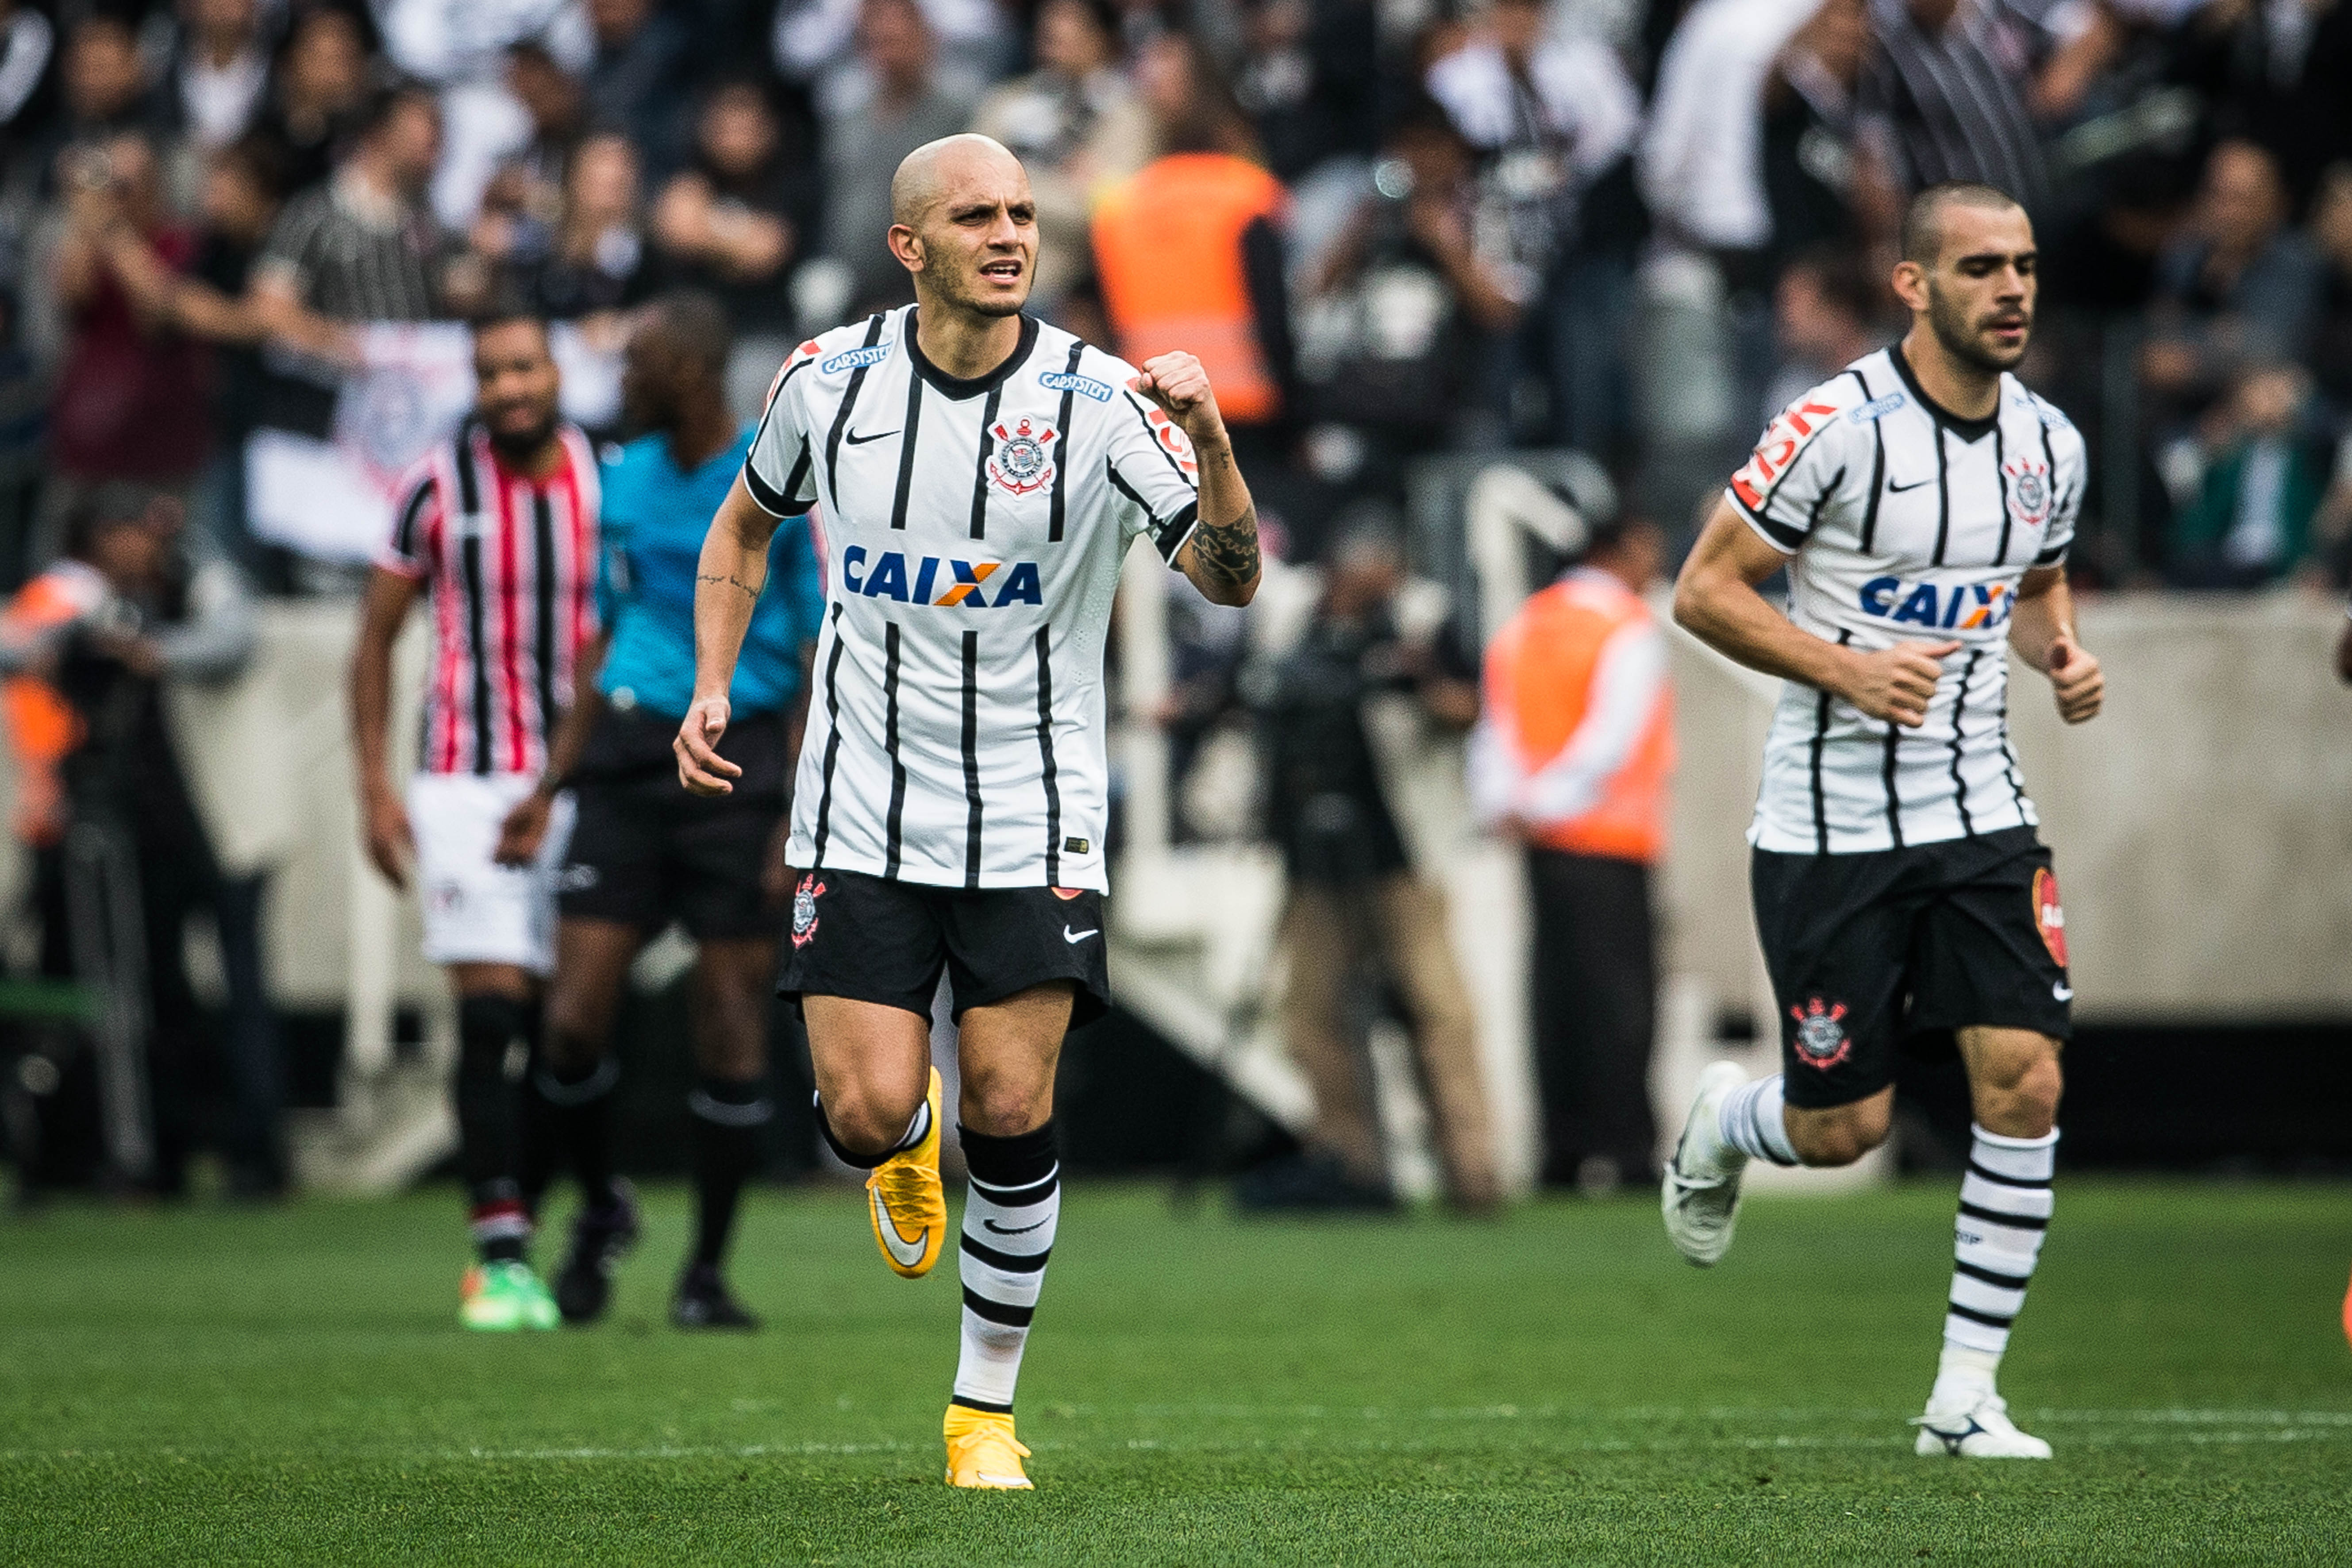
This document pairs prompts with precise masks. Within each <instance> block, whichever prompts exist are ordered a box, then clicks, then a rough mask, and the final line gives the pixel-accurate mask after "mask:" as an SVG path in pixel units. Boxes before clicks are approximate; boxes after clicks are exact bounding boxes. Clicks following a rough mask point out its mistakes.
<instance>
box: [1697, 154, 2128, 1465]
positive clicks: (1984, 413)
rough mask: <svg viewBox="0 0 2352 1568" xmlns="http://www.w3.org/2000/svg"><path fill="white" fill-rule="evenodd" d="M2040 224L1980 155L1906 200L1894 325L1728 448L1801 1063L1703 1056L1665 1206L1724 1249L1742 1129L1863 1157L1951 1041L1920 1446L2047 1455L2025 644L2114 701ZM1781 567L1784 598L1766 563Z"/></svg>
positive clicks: (2041, 1132)
mask: <svg viewBox="0 0 2352 1568" xmlns="http://www.w3.org/2000/svg"><path fill="white" fill-rule="evenodd" d="M2035 263H2036V254H2035V250H2034V243H2033V227H2032V224H2031V223H2030V222H2029V221H2028V220H2027V218H2026V216H2025V213H2024V211H2023V210H2022V209H2021V208H2020V207H2019V206H2018V205H2017V204H2016V203H2015V202H2013V201H2011V199H2010V198H2009V197H2008V196H2006V195H2002V194H2001V193H2000V192H1999V191H1997V190H1994V189H1992V188H1990V187H1989V186H1985V185H1976V184H1952V185H1938V186H1934V187H1931V188H1929V189H1928V190H1927V191H1925V192H1923V193H1921V195H1919V196H1918V197H1917V198H1916V200H1915V201H1914V202H1913V203H1912V205H1911V209H1910V212H1909V214H1908V215H1907V216H1906V220H1905V223H1904V243H1903V259H1902V260H1901V261H1900V262H1899V263H1897V264H1896V266H1895V275H1894V285H1895V292H1896V293H1897V294H1898V295H1899V296H1901V298H1902V300H1903V301H1904V303H1905V304H1906V305H1907V306H1909V307H1910V310H1911V318H1912V319H1911V328H1910V331H1909V332H1908V333H1906V336H1905V337H1904V339H1903V341H1902V342H1898V343H1896V344H1895V345H1894V346H1892V347H1890V348H1887V349H1884V350H1881V351H1880V352H1878V353H1872V354H1865V355H1864V356H1863V357H1862V358H1860V359H1858V360H1856V361H1854V363H1853V364H1851V365H1849V366H1848V367H1847V368H1846V369H1845V370H1844V371H1843V373H1841V374H1838V375H1836V376H1834V377H1832V379H1831V380H1829V381H1827V382H1824V383H1823V384H1821V385H1820V386H1817V387H1815V388H1814V389H1813V390H1812V391H1811V392H1809V393H1807V394H1805V395H1803V396H1802V397H1801V398H1799V399H1798V400H1797V401H1796V402H1795V403H1793V404H1791V405H1790V406H1789V407H1788V408H1787V409H1786V410H1785V411H1783V412H1782V414H1781V415H1780V417H1779V418H1778V419H1776V420H1774V421H1773V423H1772V425H1771V426H1770V427H1769V429H1768V430H1767V431H1766V432H1765V434H1764V439H1763V443H1762V444H1761V445H1760V446H1759V447H1757V448H1756V452H1755V455H1754V456H1753V457H1752V458H1749V459H1748V464H1747V466H1746V467H1744V468H1741V469H1740V470H1739V472H1738V474H1737V475H1735V476H1734V477H1733V479H1732V481H1731V486H1730V489H1728V491H1727V492H1726V494H1725V496H1724V498H1723V500H1722V501H1721V502H1720V503H1719V504H1718V505H1717V508H1716V510H1715V515H1714V517H1713V518H1712V519H1710V520H1709V521H1708V523H1707V526H1706V532H1705V533H1704V534H1703V535H1702V536H1701V537H1700V539H1699V542H1698V545H1697V547H1696V549H1695V550H1694V551H1693V552H1692V554H1691V557H1690V560H1689V561H1688V563H1686V564H1685V566H1684V568H1683V574H1682V580H1681V582H1680V584H1679V585H1678V586H1677V588H1676V591H1675V618H1676V619H1677V620H1679V621H1680V622H1681V623H1682V624H1683V625H1684V626H1686V627H1688V628H1689V629H1690V630H1691V631H1693V632H1694V633H1696V634H1697V635H1698V636H1699V637H1703V638H1704V639H1706V641H1707V642H1708V643H1710V644H1712V645H1713V646H1714V647H1717V648H1718V649H1720V650H1722V651H1723V652H1724V653H1726V654H1727V655H1729V656H1730V657H1731V658H1736V659H1738V661H1739V662H1740V663H1742V664H1745V665H1748V667H1750V668H1755V669H1759V670H1762V671H1764V672H1765V673H1766V674H1769V675H1777V676H1780V677H1781V678H1782V679H1784V680H1785V681H1786V682H1787V684H1786V685H1785V686H1783V687H1782V689H1781V695H1780V708H1779V710H1778V712H1777V713H1776V714H1775V716H1774V719H1773V722H1772V729H1771V732H1770V736H1769V739H1768V740H1767V741H1766V742H1765V754H1764V786H1763V791H1762V794H1761V796H1760V798H1759V801H1758V803H1757V808H1756V821H1755V825H1754V826H1753V827H1752V828H1750V830H1749V833H1748V839H1749V842H1750V843H1751V844H1753V845H1754V847H1755V854H1754V859H1753V864H1752V879H1753V884H1754V892H1755V900H1756V923H1757V928H1758V931H1759V933H1760V935H1761V938H1762V941H1763V945H1764V955H1765V960H1766V964H1767V967H1768V968H1769V970H1770V971H1771V976H1772V986H1773V993H1774V996H1775V999H1776V1001H1777V1003H1778V1005H1779V1006H1780V1038H1781V1062H1782V1070H1781V1071H1780V1072H1779V1073H1777V1074H1775V1075H1773V1076H1771V1077H1769V1078H1764V1079H1757V1080H1755V1081H1754V1082H1748V1081H1745V1075H1744V1074H1743V1073H1741V1072H1740V1070H1739V1069H1738V1068H1737V1067H1735V1066H1733V1065H1731V1064H1729V1063H1719V1064H1717V1065H1716V1066H1714V1067H1711V1068H1707V1070H1706V1072H1705V1073H1704V1074H1702V1075H1701V1077H1700V1079H1699V1089H1698V1094H1697V1097H1696V1100H1694V1101H1693V1102H1692V1105H1691V1110H1690V1114H1689V1117H1688V1120H1687V1121H1685V1125H1684V1128H1683V1134H1682V1139H1681V1142H1680V1143H1679V1144H1678V1145H1677V1147H1676V1149H1675V1157H1674V1160H1673V1161H1672V1163H1670V1164H1669V1166H1668V1168H1667V1171H1666V1174H1665V1180H1664V1212H1665V1222H1666V1232H1667V1235H1668V1236H1669V1237H1672V1238H1673V1240H1674V1243H1675V1247H1677V1248H1678V1249H1680V1250H1681V1252H1682V1253H1683V1255H1684V1256H1685V1258H1689V1259H1690V1260H1691V1261H1692V1262H1694V1263H1697V1264H1712V1263H1714V1262H1716V1261H1717V1259H1719V1258H1722V1256H1723V1255H1724V1252H1725V1250H1726V1249H1727V1247H1729V1246H1730V1244H1731V1235H1732V1225H1733V1221H1734V1219H1735V1218H1736V1216H1737V1215H1738V1205H1739V1177H1740V1172H1741V1170H1742V1168H1743V1167H1744V1166H1745V1165H1746V1164H1747V1163H1748V1161H1749V1160H1750V1159H1766V1160H1770V1161H1772V1162H1773V1163H1777V1164H1782V1165H1796V1164H1807V1165H1843V1164H1846V1163H1851V1162H1853V1161H1854V1160H1857V1159H1860V1158H1861V1157H1862V1156H1863V1155H1864V1153H1866V1152H1869V1151H1870V1150H1871V1149H1874V1148H1875V1147H1876V1146H1877V1145H1878V1144H1879V1143H1881V1142H1884V1141H1885V1137H1886V1131H1887V1121H1888V1116H1889V1112H1890V1110H1891V1107H1892V1104H1893V1101H1894V1097H1895V1057H1896V1052H1897V1050H1898V1047H1902V1046H1903V1045H1904V1044H1905V1043H1906V1041H1912V1040H1918V1039H1926V1040H1930V1041H1944V1042H1951V1041H1955V1040H1956V1041H1957V1044H1958V1050H1959V1055H1960V1058H1961V1060H1962V1061H1963V1062H1964V1063H1965V1064H1966V1066H1967V1068H1968V1075H1969V1091H1970V1096H1971V1100H1972V1102H1973V1106H1974V1109H1975V1112H1976V1125H1975V1129H1974V1132H1975V1139H1974V1143H1973V1145H1972V1147H1971V1149H1970V1152H1969V1169H1968V1174H1967V1176H1966V1177H1965V1178H1964V1180H1963V1181H1962V1183H1961V1187H1960V1214H1959V1222H1958V1241H1957V1259H1956V1262H1955V1266H1954V1267H1955V1272H1954V1274H1953V1277H1952V1289H1951V1296H1950V1300H1949V1306H1948V1311H1947V1314H1946V1316H1945V1319H1944V1348H1943V1356H1942V1361H1941V1363H1940V1364H1939V1366H1938V1369H1937V1377H1936V1383H1935V1386H1934V1389H1933V1390H1932V1392H1931V1393H1930V1394H1928V1397H1927V1413H1926V1414H1925V1415H1923V1416H1921V1417H1920V1419H1919V1422H1918V1426H1919V1428H1920V1430H1919V1436H1918V1440H1917V1447H1918V1451H1919V1452H1920V1453H1921V1454H1931V1455H1932V1454H1950V1455H1954V1456H1957V1457H1961V1458H2049V1455H2050V1446H2049V1445H2048V1444H2047V1443H2045V1442H2043V1441H2042V1439H2041V1438H2039V1437H2034V1436H2028V1435H2027V1434H2025V1433H2022V1432H2021V1431H2019V1430H2018V1429H2017V1427H2016V1426H2015V1425H2013V1424H2012V1423H2011V1420H2010V1419H2009V1415H2008V1408H2007V1406H2006V1405H2005V1404H2004V1403H2003V1402H2002V1400H2001V1397H2000V1394H1999V1393H1998V1392H1997V1390H1996V1387H1995V1383H1994V1374H1995V1373H1996V1372H1997V1370H1998V1369H1999V1367H2000V1358H2001V1352H2003V1351H2004V1350H2005V1349H2006V1348H2007V1346H2008V1343H2009V1332H2010V1325H2011V1322H2012V1321H2014V1320H2015V1319H2016V1317H2017V1314H2018V1312H2019V1310H2020V1309H2021V1308H2022V1307H2023V1306H2024V1304H2025V1291H2026V1286H2027V1284H2028V1283H2029V1282H2030V1281H2031V1279H2032V1275H2033V1266H2034V1261H2035V1259H2036V1258H2037V1257H2038V1256H2039V1254H2040V1252H2041V1247H2042V1235H2043V1232H2044V1231H2045V1229H2046V1228H2047V1227H2048V1226H2049V1223H2050V1215H2051V1176H2052V1172H2053V1161H2054V1158H2055V1155H2056V1151H2057V1143H2058V1131H2057V1125H2056V1118H2057V1113H2058V1095H2059V1089H2060V1074H2059V1068H2058V1053H2059V1043H2060V1042H2061V1041H2062V1040H2063V1039H2065V1038H2066V1037H2067V1034H2068V1032H2069V1027H2070V1026H2069V1021H2068V1019H2069V1013H2068V1006H2067V1004H2068V1003H2069V1001H2070V1000H2071V999H2072V998H2073V996H2074V991H2073V988H2072V987H2071V986H2070V985H2069V984H2068V982H2067V974H2066V956H2067V955H2066V931H2065V917H2064V915H2063V913H2062V912H2061V910H2060V906H2059V901H2058V882H2057V878H2056V876H2055V875H2054V874H2053V870H2052V868H2051V858H2050V851H2049V850H2047V849H2045V848H2044V847H2042V844H2041V841H2040V839H2039V838H2038V837H2037V836H2036V835H2035V832H2034V826H2035V824H2036V821H2037V818H2036V816H2035V815H2034V810H2033V804H2032V802H2031V801H2030V800H2028V799H2027V798H2026V795H2025V785H2024V783H2023V781H2022V780H2021V778H2020V776H2019V770H2018V766H2017V758H2016V756H2015V754H2014V753H2013V752H2011V749H2010V744H2009V702H2010V690H2009V664H2010V659H2009V656H2010V652H2011V650H2012V649H2014V650H2015V652H2016V653H2017V655H2018V657H2019V658H2022V659H2023V660H2024V661H2025V663H2027V664H2028V665H2030V666H2032V668H2034V669H2037V670H2039V671H2041V672H2042V673H2043V674H2045V675H2047V676H2048V677H2049V678H2050V683H2051V688H2052V690H2053V694H2054V695H2055V697H2056V699H2057V703H2058V711H2059V714H2060V716H2061V717H2063V719H2064V720H2065V721H2067V722H2068V723H2074V724H2079V723H2081V722H2083V721H2085V720H2087V719H2089V718H2091V717H2092V716H2093V715H2095V714H2096V713H2097V712H2098V710H2099V703H2100V700H2101V695H2102V690H2103V685H2102V680H2101V677H2100V673H2099V663H2098V660H2097V659H2095V658H2093V657H2092V656H2091V655H2090V654H2088V653H2086V652H2084V649H2083V647H2082V646H2081V644H2080V643H2079V642H2078V641H2077V640H2076V638H2075V635H2074V602H2073V600H2072V599H2071V597H2070V596H2069V595H2068V594H2067V590H2066V575H2065V565H2064V563H2065V559H2066V547H2067V545H2068V543H2069V542H2071V540H2072V539H2073V537H2074V518H2075V514H2076V512H2077V510H2079V509H2080V507H2081V506H2082V501H2083V488H2084V471H2085V464H2084V445H2083V439H2082V437H2080V436H2078V435H2077V434H2076V433H2075V431H2074V426H2072V425H2070V424H2068V423H2067V421H2066V417H2065V416H2064V415H2063V414H2061V413H2059V412H2058V410H2057V409H2055V408H2053V407H2052V406H2051V405H2049V404H2047V403H2045V402H2043V401H2042V399H2041V398H2039V397H2037V396H2035V395H2033V394H2032V393H2031V392H2029V391H2027V390H2026V389H2025V388H2024V387H2023V386H2021V385H2020V384H2018V382H2017V379H2016V378H2015V377H2014V376H2013V375H2011V374H2010V372H2011V369H2012V367H2014V366H2015V365H2016V364H2017V363H2018V362H2019V361H2020V360H2021V359H2022V358H2023V357H2024V354H2025V345H2026V341H2027V338H2028V335H2029V334H2030V333H2031V332H2032V327H2033V302H2034V289H2035V276H2036V266H2035ZM1783 570H1785V571H1786V572H1787V573H1788V574H1789V584H1790V588H1789V604H1788V609H1787V613H1786V614H1785V615H1784V614H1783V613H1782V612H1781V611H1780V609H1778V608H1776V607H1774V606H1773V605H1769V604H1767V603H1766V602H1765V601H1764V599H1763V597H1762V596H1761V595H1759V594H1758V592H1757V588H1756V585H1757V584H1760V583H1762V582H1763V581H1764V580H1765V579H1767V578H1769V577H1770V576H1771V575H1772V574H1774V573H1776V572H1780V571H1783Z"/></svg>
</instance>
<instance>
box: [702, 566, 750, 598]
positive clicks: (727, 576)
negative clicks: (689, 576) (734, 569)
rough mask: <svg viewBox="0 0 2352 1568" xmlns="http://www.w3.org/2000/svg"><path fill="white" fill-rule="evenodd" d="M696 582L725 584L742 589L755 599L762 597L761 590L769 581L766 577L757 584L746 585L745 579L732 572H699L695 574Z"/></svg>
mask: <svg viewBox="0 0 2352 1568" xmlns="http://www.w3.org/2000/svg"><path fill="white" fill-rule="evenodd" d="M694 580H695V581H696V582H698V583H724V584H729V585H730V586H731V587H736V588H740V589H742V590H743V592H744V594H745V595H747V596H749V597H751V598H753V599H756V598H758V597H759V596H760V590H761V588H762V587H764V586H765V585H766V584H767V579H766V577H764V576H762V577H761V580H760V581H759V582H757V583H746V582H745V581H743V579H741V578H740V577H738V576H736V575H735V574H733V573H731V572H730V573H719V572H698V573H696V574H695V577H694Z"/></svg>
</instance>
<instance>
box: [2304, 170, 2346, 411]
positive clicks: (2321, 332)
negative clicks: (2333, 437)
mask: <svg viewBox="0 0 2352 1568" xmlns="http://www.w3.org/2000/svg"><path fill="white" fill-rule="evenodd" d="M2311 239H2312V243H2313V245H2314V246H2315V247H2317V248H2318V251H2319V254H2320V256H2321V258H2322V259H2323V261H2324V263H2325V265H2326V269H2327V275H2326V292H2325V294H2324V295H2323V297H2322V300H2321V306H2320V312H2319V327H2318V331H2317V335H2316V337H2315V339H2314V341H2313V342H2312V348H2311V364H2312V367H2313V368H2314V369H2315V371H2316V372H2317V373H2318V376H2319V389H2320V392H2321V393H2322V395H2325V396H2326V399H2327V401H2328V404H2329V405H2330V412H2331V413H2332V414H2333V415H2334V416H2336V419H2337V420H2339V421H2344V422H2347V429H2352V162H2347V163H2337V164H2335V165H2334V166H2333V167H2331V168H2330V169H2329V170H2328V171H2327V174H2326V177H2325V178H2324V179H2322V180H2321V181H2320V184H2319V195H2318V197H2317V199H2316V200H2315V201H2314V202H2313V204H2312V209H2311Z"/></svg>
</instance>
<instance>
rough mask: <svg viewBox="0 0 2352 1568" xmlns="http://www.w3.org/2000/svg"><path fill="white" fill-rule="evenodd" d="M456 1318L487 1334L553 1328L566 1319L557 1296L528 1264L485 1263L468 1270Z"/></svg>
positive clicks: (463, 1323)
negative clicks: (556, 1303) (557, 1304)
mask: <svg viewBox="0 0 2352 1568" xmlns="http://www.w3.org/2000/svg"><path fill="white" fill-rule="evenodd" d="M460 1292H461V1296H462V1300H461V1301H460V1303H459V1305H458V1308H457V1321H458V1322H459V1323H460V1324H462V1325H464V1326H465V1327H467V1328H469V1329H477V1330H479V1331H482V1332H484V1333H509V1332H512V1331H516V1330H519V1329H551V1328H554V1327H555V1326H556V1325H557V1324H559V1323H561V1322H562V1321H563V1314H562V1313H561V1312H559V1311H557V1310H555V1298H554V1297H552V1296H551V1295H549V1294H548V1293H547V1287H546V1286H544V1285H542V1284H541V1283H540V1282H539V1276H538V1275H536V1274H533V1273H532V1272H531V1271H530V1264H528V1263H520V1262H514V1263H504V1262H502V1263H484V1264H481V1265H478V1267H476V1268H468V1269H467V1270H466V1282H465V1284H464V1285H463V1286H462V1287H461V1288H460Z"/></svg>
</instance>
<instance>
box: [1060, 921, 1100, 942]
mask: <svg viewBox="0 0 2352 1568" xmlns="http://www.w3.org/2000/svg"><path fill="white" fill-rule="evenodd" d="M1101 934H1102V927H1100V926H1096V927H1095V928H1094V929H1093V930H1091V931H1072V930H1071V929H1070V928H1069V927H1067V926H1064V927H1063V928H1062V940H1063V941H1064V942H1068V943H1070V944H1071V945H1072V946H1074V947H1075V946H1076V945H1077V944H1078V943H1079V942H1084V941H1086V940H1087V938H1088V937H1090V936H1100V935H1101Z"/></svg>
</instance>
